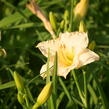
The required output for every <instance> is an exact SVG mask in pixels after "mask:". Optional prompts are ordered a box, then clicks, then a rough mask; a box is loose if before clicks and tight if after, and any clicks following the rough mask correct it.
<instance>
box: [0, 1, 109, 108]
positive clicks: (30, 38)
mask: <svg viewBox="0 0 109 109" xmlns="http://www.w3.org/2000/svg"><path fill="white" fill-rule="evenodd" d="M77 1H78V0H77ZM27 2H28V1H27V0H0V48H4V49H5V50H6V53H7V55H6V57H3V56H1V57H0V109H22V107H21V106H20V104H19V103H18V101H17V97H16V94H17V90H16V87H15V84H14V82H13V78H12V75H11V71H17V72H18V73H19V74H20V75H22V76H23V77H24V78H25V79H26V80H27V83H28V82H29V81H30V80H31V79H32V78H34V77H35V76H37V75H39V72H40V68H41V66H42V65H43V64H44V63H45V61H46V58H45V57H44V56H43V55H42V54H41V52H40V51H39V50H38V49H37V48H35V46H36V45H37V43H39V42H41V41H45V40H48V39H51V37H50V34H49V33H48V32H47V31H46V30H45V28H44V26H43V23H42V22H41V20H39V19H38V18H37V17H36V16H34V15H33V14H32V13H31V12H30V11H29V10H28V9H27V8H26V4H27ZM37 2H38V4H39V6H40V7H41V9H42V10H43V11H44V13H45V14H46V16H48V13H49V12H50V11H52V12H53V13H54V14H55V16H56V19H57V22H58V25H59V23H60V22H61V20H62V19H63V14H64V11H65V10H66V9H69V8H70V0H37ZM85 24H86V27H87V29H88V34H89V40H90V42H92V41H95V43H96V46H95V49H94V50H95V52H96V53H98V54H99V55H100V60H99V61H98V62H95V63H92V64H90V65H88V66H86V67H85V70H86V71H87V73H88V75H89V76H88V77H87V78H88V81H89V82H90V84H91V85H92V87H93V90H94V91H95V93H96V97H97V99H98V101H97V102H96V103H95V102H93V100H92V101H91V100H90V99H93V98H91V96H92V95H91V94H89V98H88V100H89V102H90V107H91V109H103V108H102V105H103V102H102V99H101V95H100V92H99V89H97V86H96V84H95V83H94V80H93V75H96V77H97V79H98V82H99V85H100V86H101V89H102V94H104V96H105V97H104V98H105V99H106V102H107V104H109V0H90V3H89V9H88V13H87V16H86V18H85ZM78 72H79V73H78ZM78 72H77V73H78V78H81V71H78ZM62 79H63V81H64V82H65V84H66V85H67V87H68V89H69V82H70V81H69V76H68V78H67V79H66V80H65V79H64V78H62ZM80 81H81V80H80ZM5 83H7V84H5ZM3 84H4V85H3ZM43 85H44V80H43V79H42V78H41V77H40V76H39V77H38V78H37V79H35V80H34V81H33V82H32V83H31V84H30V85H29V88H30V90H31V92H32V94H33V96H34V98H35V97H36V96H37V95H38V93H39V92H40V90H41V88H42V87H43ZM61 91H63V90H62V89H61V88H60V87H59V92H61ZM69 91H70V89H69ZM88 93H90V91H89V92H88ZM63 103H64V104H65V105H60V107H59V109H68V108H67V107H66V108H65V106H67V97H66V95H65V96H64V98H63V100H62V101H61V104H63ZM42 109H43V107H42ZM69 109H73V108H72V107H71V108H69ZM78 109H81V108H80V107H78Z"/></svg>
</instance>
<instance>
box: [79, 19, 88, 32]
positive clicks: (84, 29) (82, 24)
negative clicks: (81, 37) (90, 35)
mask: <svg viewBox="0 0 109 109" xmlns="http://www.w3.org/2000/svg"><path fill="white" fill-rule="evenodd" d="M86 31H87V30H86V26H85V24H84V22H83V20H82V21H80V25H79V32H86Z"/></svg>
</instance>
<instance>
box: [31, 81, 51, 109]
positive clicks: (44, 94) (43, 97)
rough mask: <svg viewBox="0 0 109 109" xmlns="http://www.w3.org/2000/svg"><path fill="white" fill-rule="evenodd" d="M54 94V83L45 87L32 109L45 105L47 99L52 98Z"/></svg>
mask: <svg viewBox="0 0 109 109" xmlns="http://www.w3.org/2000/svg"><path fill="white" fill-rule="evenodd" d="M51 92H52V83H51V82H49V83H48V84H47V85H45V87H44V88H43V89H42V91H41V93H40V94H39V96H38V98H37V102H36V104H34V106H33V108H32V109H37V108H38V107H39V106H40V105H42V104H44V103H45V102H46V101H47V99H48V98H49V97H50V95H51Z"/></svg>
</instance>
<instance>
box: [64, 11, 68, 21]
mask: <svg viewBox="0 0 109 109" xmlns="http://www.w3.org/2000/svg"><path fill="white" fill-rule="evenodd" d="M68 18H69V11H68V10H65V12H64V20H68Z"/></svg>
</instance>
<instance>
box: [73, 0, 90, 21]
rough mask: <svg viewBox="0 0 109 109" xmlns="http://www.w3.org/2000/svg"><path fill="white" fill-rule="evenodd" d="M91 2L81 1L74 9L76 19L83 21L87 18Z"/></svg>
mask: <svg viewBox="0 0 109 109" xmlns="http://www.w3.org/2000/svg"><path fill="white" fill-rule="evenodd" d="M88 4H89V0H80V2H79V3H78V4H77V5H76V7H75V9H74V19H75V20H79V21H80V20H81V19H83V18H84V17H85V15H86V13H87V10H88Z"/></svg>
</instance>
